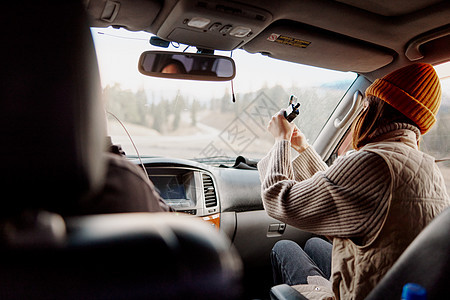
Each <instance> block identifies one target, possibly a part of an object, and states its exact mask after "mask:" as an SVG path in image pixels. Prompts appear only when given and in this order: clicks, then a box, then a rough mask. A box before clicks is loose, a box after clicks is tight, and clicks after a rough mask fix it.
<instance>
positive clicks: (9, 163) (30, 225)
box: [0, 1, 241, 299]
mask: <svg viewBox="0 0 450 300" xmlns="http://www.w3.org/2000/svg"><path fill="white" fill-rule="evenodd" d="M18 2H19V1H17V2H14V1H9V2H6V4H4V5H3V6H2V12H3V14H2V21H3V23H2V25H3V31H2V33H3V34H2V38H3V41H4V42H3V44H2V47H1V53H2V61H3V62H2V66H3V68H2V82H3V87H2V89H0V93H1V96H0V99H1V109H0V122H1V123H0V137H1V139H2V146H1V148H0V149H1V150H0V154H1V155H0V157H1V158H2V159H3V161H2V163H1V164H0V171H1V174H2V181H1V187H2V193H3V196H2V197H1V198H2V199H1V202H0V206H1V207H0V298H1V299H42V298H45V299H48V298H51V299H124V298H127V299H135V298H150V299H173V298H186V299H210V298H217V299H233V298H238V297H239V295H240V292H241V291H240V279H241V261H240V259H239V257H238V256H237V255H236V253H235V252H234V251H233V249H232V248H231V247H230V244H229V241H228V240H227V239H226V238H224V237H223V236H221V235H220V234H218V233H217V232H216V231H215V230H214V229H212V228H210V226H209V225H207V224H206V223H203V222H202V221H200V220H197V219H193V218H190V217H185V218H183V217H179V216H176V215H175V214H165V213H162V214H159V213H158V214H149V213H129V214H109V215H93V216H76V217H68V216H70V215H73V214H74V212H76V211H77V207H78V206H79V204H80V202H86V201H89V199H90V197H92V195H94V194H95V193H97V192H98V191H100V190H101V188H102V186H103V182H104V176H105V162H104V161H103V160H102V159H101V158H102V153H103V151H104V146H103V141H104V136H105V131H104V128H103V125H104V115H103V113H102V110H101V106H100V104H101V103H100V85H99V76H98V69H97V62H96V59H95V52H94V47H93V44H92V39H91V36H90V31H89V28H88V25H87V24H88V22H87V21H88V20H87V18H86V16H85V12H84V10H83V7H82V5H81V3H80V2H78V1H49V2H40V1H20V3H18Z"/></svg>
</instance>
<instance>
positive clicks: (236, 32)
mask: <svg viewBox="0 0 450 300" xmlns="http://www.w3.org/2000/svg"><path fill="white" fill-rule="evenodd" d="M251 31H252V29H251V28H248V27H243V26H238V27H235V28H233V30H231V31H230V35H231V36H234V37H238V38H242V37H245V36H247V35H248V34H249V33H250V32H251Z"/></svg>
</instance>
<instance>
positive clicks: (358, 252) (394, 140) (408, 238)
mask: <svg viewBox="0 0 450 300" xmlns="http://www.w3.org/2000/svg"><path fill="white" fill-rule="evenodd" d="M362 150H363V151H370V152H374V153H376V154H378V155H380V156H381V157H382V158H383V159H384V160H385V161H386V163H387V165H388V167H389V170H390V174H391V197H390V200H389V209H388V213H387V215H386V217H385V220H384V224H383V226H382V227H381V228H380V229H379V231H378V233H377V234H376V235H375V236H374V237H373V238H372V239H371V240H370V241H368V242H366V244H365V245H363V246H359V245H356V244H355V243H353V242H352V241H351V240H349V239H341V238H334V239H333V257H332V276H331V281H332V283H333V292H334V295H335V296H336V298H337V299H346V300H347V299H364V298H365V296H366V295H367V294H368V293H369V292H370V291H371V290H372V289H373V288H374V287H375V285H376V284H377V283H378V282H379V281H380V280H381V278H382V277H383V275H384V274H385V273H386V272H387V271H388V270H389V268H390V267H391V266H392V265H393V264H394V262H395V261H396V260H397V258H398V257H399V256H400V254H401V253H402V252H403V251H404V250H405V248H406V247H407V246H408V245H409V244H410V243H411V242H412V240H413V239H414V238H415V237H416V236H417V235H418V234H419V232H420V231H421V230H422V229H423V228H424V227H425V226H426V225H427V224H428V223H429V222H430V221H431V220H432V219H433V218H434V217H435V216H436V215H438V214H439V213H440V212H441V211H442V210H444V209H445V208H446V207H447V206H449V205H450V203H449V201H450V200H449V197H448V195H447V192H446V188H445V183H444V179H443V177H442V174H441V172H440V170H439V169H438V167H437V165H436V163H435V162H434V158H433V157H431V156H429V155H427V154H425V153H423V152H421V151H419V150H418V149H417V142H416V134H415V133H414V132H413V131H411V130H406V129H398V130H396V131H394V132H390V133H389V136H388V137H387V138H385V139H383V141H381V142H377V143H371V144H368V145H366V146H365V147H363V148H362Z"/></svg>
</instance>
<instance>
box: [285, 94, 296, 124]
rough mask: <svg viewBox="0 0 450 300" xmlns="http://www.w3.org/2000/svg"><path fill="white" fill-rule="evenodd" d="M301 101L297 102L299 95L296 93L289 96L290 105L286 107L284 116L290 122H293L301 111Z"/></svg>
mask: <svg viewBox="0 0 450 300" xmlns="http://www.w3.org/2000/svg"><path fill="white" fill-rule="evenodd" d="M299 108H300V103H299V102H297V97H296V96H295V95H291V96H290V97H289V106H288V107H287V108H286V111H285V112H284V117H285V118H286V120H288V122H289V123H290V122H292V121H293V120H294V119H295V118H296V117H297V116H298V114H299V113H300V110H299Z"/></svg>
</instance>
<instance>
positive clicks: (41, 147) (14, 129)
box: [0, 1, 105, 218]
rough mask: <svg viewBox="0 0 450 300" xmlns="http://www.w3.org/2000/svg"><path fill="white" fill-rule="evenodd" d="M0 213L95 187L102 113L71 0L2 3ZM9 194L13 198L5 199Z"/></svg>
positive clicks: (57, 202)
mask: <svg viewBox="0 0 450 300" xmlns="http://www.w3.org/2000/svg"><path fill="white" fill-rule="evenodd" d="M2 7H3V8H2V29H3V30H2V38H3V41H4V42H3V43H2V47H0V51H1V54H2V55H1V57H2V75H1V76H2V88H1V89H0V101H1V108H0V136H1V138H2V147H0V157H2V160H3V161H2V163H1V164H0V171H1V172H2V174H4V176H2V181H1V186H2V193H3V194H4V195H11V196H12V197H2V200H0V218H1V217H9V216H11V215H14V214H16V213H19V212H21V211H23V210H26V209H28V210H33V209H46V210H49V211H57V212H60V213H64V212H66V211H71V210H72V209H73V206H75V205H76V202H77V201H79V200H80V199H82V198H83V197H88V195H89V194H90V193H92V192H93V191H95V190H97V189H99V188H101V186H102V184H103V182H102V180H103V177H104V172H105V165H104V162H103V161H102V160H101V159H99V157H100V154H101V153H102V151H103V150H104V146H103V143H104V136H105V128H104V127H105V126H104V125H105V117H104V113H103V111H102V103H101V101H100V99H101V98H100V96H101V90H100V84H99V80H100V78H99V73H98V67H97V61H96V56H95V51H94V46H93V43H92V38H91V36H90V30H89V27H88V26H87V24H88V23H87V21H88V20H87V18H86V17H85V14H84V10H83V7H82V5H81V3H79V1H56V2H55V1H44V2H42V1H10V2H8V3H5V4H4V5H3V6H2ZM12 199H15V200H14V201H11V200H12Z"/></svg>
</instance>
